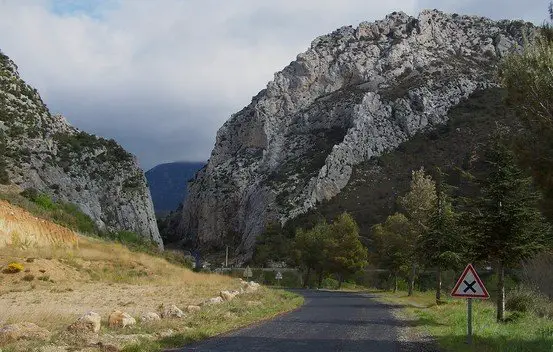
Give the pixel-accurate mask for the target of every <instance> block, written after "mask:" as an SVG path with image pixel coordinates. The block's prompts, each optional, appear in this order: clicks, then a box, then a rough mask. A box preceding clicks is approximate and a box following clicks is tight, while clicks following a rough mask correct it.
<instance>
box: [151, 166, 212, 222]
mask: <svg viewBox="0 0 553 352" xmlns="http://www.w3.org/2000/svg"><path fill="white" fill-rule="evenodd" d="M204 166H205V163H194V162H174V163H167V164H161V165H157V166H155V167H153V168H151V169H150V170H148V171H146V180H147V181H148V188H149V189H150V193H151V195H152V201H153V202H154V210H155V212H156V215H157V216H164V215H167V214H169V213H170V212H171V211H174V210H177V208H178V207H179V206H180V205H181V204H182V202H183V200H184V199H185V198H186V195H187V183H188V180H190V179H191V178H193V177H194V175H195V174H196V172H198V170H200V169H201V168H202V167H204Z"/></svg>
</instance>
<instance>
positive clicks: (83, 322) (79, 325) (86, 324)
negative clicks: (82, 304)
mask: <svg viewBox="0 0 553 352" xmlns="http://www.w3.org/2000/svg"><path fill="white" fill-rule="evenodd" d="M101 321H102V317H101V316H100V314H98V313H95V312H87V313H86V314H85V315H83V316H81V317H80V318H79V319H77V321H75V322H74V323H73V324H71V325H69V327H68V330H69V331H73V332H93V333H97V332H98V331H100V326H101Z"/></svg>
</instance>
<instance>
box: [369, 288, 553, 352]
mask: <svg viewBox="0 0 553 352" xmlns="http://www.w3.org/2000/svg"><path fill="white" fill-rule="evenodd" d="M380 299H381V300H383V301H385V302H390V303H394V304H400V305H402V306H404V307H405V310H406V311H407V313H408V314H409V315H410V316H412V317H414V318H415V319H416V320H415V323H414V324H413V325H414V326H416V329H420V330H422V331H424V332H427V333H429V334H430V335H432V336H433V337H435V338H436V340H437V342H438V344H439V346H440V347H441V348H443V349H444V350H445V351H451V352H457V351H459V352H464V351H477V352H492V351H502V352H523V351H551V350H553V321H552V320H549V319H546V318H540V317H537V316H536V315H534V314H531V313H527V314H522V315H520V316H518V317H517V316H516V315H514V316H513V317H514V319H513V321H511V322H508V323H503V324H498V323H496V322H495V306H494V305H493V302H490V301H479V300H474V301H473V302H474V304H473V334H474V342H473V345H472V346H469V345H467V344H466V343H465V342H466V333H467V306H466V301H465V300H464V299H449V300H448V301H447V304H444V305H439V306H436V305H435V303H434V301H435V298H434V296H433V293H431V292H428V293H416V294H415V296H414V297H408V296H407V295H406V293H405V292H398V293H396V294H393V293H381V294H380Z"/></svg>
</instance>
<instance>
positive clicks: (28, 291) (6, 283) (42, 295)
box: [0, 201, 302, 351]
mask: <svg viewBox="0 0 553 352" xmlns="http://www.w3.org/2000/svg"><path fill="white" fill-rule="evenodd" d="M0 219H1V220H2V221H0V267H1V268H0V269H3V268H5V267H6V266H7V265H8V264H9V263H11V262H18V263H21V264H23V266H24V269H25V270H24V271H22V272H19V273H15V274H8V273H0V312H2V315H1V317H0V325H2V324H9V323H15V322H21V321H29V322H34V323H37V324H38V325H40V326H42V327H45V328H47V329H49V330H50V331H52V332H54V337H53V339H52V343H53V344H55V345H64V346H68V347H75V348H78V347H80V346H79V343H82V341H76V340H75V339H72V338H70V337H67V336H66V335H65V334H64V333H62V331H63V330H65V327H67V326H68V325H69V324H70V323H72V322H73V321H74V320H75V319H76V318H77V317H78V316H80V315H82V314H83V313H85V312H87V311H89V310H93V311H95V312H97V313H99V314H101V315H102V318H103V319H104V324H105V323H106V320H107V316H108V315H109V313H110V312H111V311H112V310H114V309H121V310H124V311H126V312H128V313H129V314H131V315H133V316H135V317H137V316H139V315H140V314H141V313H144V312H149V311H157V310H158V307H159V305H160V304H163V303H164V304H175V305H177V306H178V307H180V308H181V309H183V308H184V307H186V306H187V305H192V304H199V303H200V302H202V301H204V300H205V299H207V298H210V297H214V296H217V295H218V293H219V291H221V290H229V289H238V288H239V286H240V283H239V281H238V280H236V279H232V278H230V277H226V276H220V275H211V274H199V273H194V272H192V271H190V270H188V269H186V268H183V267H181V266H178V265H174V264H171V263H169V262H168V261H167V260H166V259H164V258H162V257H159V256H153V255H149V254H147V253H140V252H133V251H131V250H129V249H128V248H127V247H125V246H123V245H121V244H117V243H113V242H106V241H103V240H100V239H96V238H89V237H84V236H80V235H79V234H77V233H75V232H74V231H71V230H68V229H66V228H63V227H61V226H59V225H56V224H54V223H51V222H49V221H47V220H44V219H40V218H37V217H35V216H33V215H32V214H30V213H28V212H26V211H24V210H23V209H21V208H19V207H16V206H13V205H11V204H9V203H7V202H5V201H0ZM301 303H302V300H301V298H299V297H296V296H294V295H291V294H288V293H285V292H281V291H272V290H268V289H262V290H261V291H260V292H259V293H255V294H245V295H242V296H240V297H239V298H237V299H236V300H234V301H232V302H230V303H224V304H221V305H219V306H217V307H210V308H205V309H203V310H202V311H201V312H200V313H197V314H190V315H189V316H188V317H187V318H185V319H182V320H165V321H162V322H160V323H156V324H152V325H137V326H135V327H132V328H127V329H115V330H112V329H109V328H107V327H103V328H102V330H101V333H100V341H104V342H105V343H113V344H115V345H118V346H124V345H128V344H133V343H136V342H137V341H138V337H136V336H131V337H130V338H128V336H129V334H130V335H135V334H142V335H143V336H142V337H141V338H142V339H145V340H156V339H158V337H157V335H156V333H158V332H160V330H167V329H172V330H173V333H171V334H168V335H170V336H169V337H165V338H162V339H161V340H160V341H159V342H148V343H147V344H146V345H144V346H143V347H140V349H139V350H141V351H142V350H156V349H159V348H161V347H168V346H172V345H171V344H173V345H175V344H181V343H184V342H186V341H191V340H195V339H198V338H202V337H206V336H211V335H213V334H216V333H221V332H224V331H226V330H228V329H234V328H237V327H239V326H242V325H244V324H249V323H252V322H254V321H257V320H260V319H265V318H267V317H270V316H273V315H275V314H278V313H280V312H283V311H287V310H290V309H293V308H295V307H297V306H299V305H301ZM41 345H42V343H33V342H32V341H31V342H20V343H17V344H12V345H9V346H2V347H1V348H2V350H3V351H32V350H40V349H38V348H39V346H41Z"/></svg>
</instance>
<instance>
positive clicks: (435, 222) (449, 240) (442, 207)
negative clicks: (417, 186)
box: [419, 168, 465, 304]
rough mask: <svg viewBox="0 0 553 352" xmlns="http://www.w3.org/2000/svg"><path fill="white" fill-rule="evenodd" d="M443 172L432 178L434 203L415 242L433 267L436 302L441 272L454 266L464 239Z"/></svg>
mask: <svg viewBox="0 0 553 352" xmlns="http://www.w3.org/2000/svg"><path fill="white" fill-rule="evenodd" d="M444 176H445V175H444V173H443V172H442V171H441V170H440V169H439V168H438V169H437V177H436V204H435V207H434V210H433V214H432V217H431V218H430V220H429V227H428V231H424V232H423V233H422V235H421V239H420V242H419V247H420V251H421V252H422V253H424V257H425V262H426V264H428V265H430V266H433V267H435V268H436V303H437V304H439V303H440V302H441V292H442V271H443V270H445V269H449V268H455V267H457V266H458V265H459V264H460V262H461V258H462V257H463V251H464V249H465V246H464V244H465V241H464V240H463V238H462V237H463V235H462V232H461V231H460V230H459V226H458V214H456V213H455V211H454V209H453V206H452V201H451V197H450V196H449V190H448V186H447V185H446V184H445V182H444Z"/></svg>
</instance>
